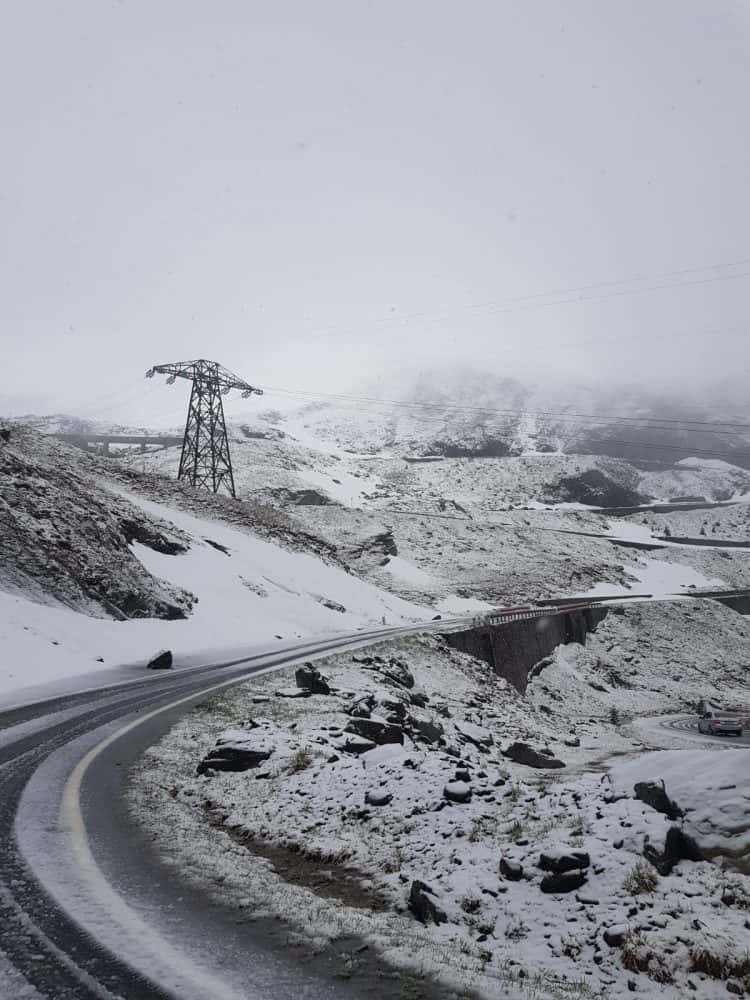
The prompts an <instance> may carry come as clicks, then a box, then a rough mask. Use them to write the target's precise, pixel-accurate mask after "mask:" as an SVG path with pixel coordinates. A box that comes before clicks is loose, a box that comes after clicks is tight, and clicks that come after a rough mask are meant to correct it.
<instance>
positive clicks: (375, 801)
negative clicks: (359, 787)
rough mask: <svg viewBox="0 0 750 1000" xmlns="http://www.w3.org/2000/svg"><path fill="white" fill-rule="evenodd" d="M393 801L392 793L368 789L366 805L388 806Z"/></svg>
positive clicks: (381, 789)
mask: <svg viewBox="0 0 750 1000" xmlns="http://www.w3.org/2000/svg"><path fill="white" fill-rule="evenodd" d="M392 801H393V795H392V793H391V792H389V791H387V790H386V789H385V788H368V789H367V791H366V792H365V803H366V804H367V805H368V806H387V805H388V803H389V802H392Z"/></svg>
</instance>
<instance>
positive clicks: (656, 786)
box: [633, 781, 684, 820]
mask: <svg viewBox="0 0 750 1000" xmlns="http://www.w3.org/2000/svg"><path fill="white" fill-rule="evenodd" d="M633 790H634V792H635V797H636V798H637V799H640V801H641V802H645V804H646V805H647V806H651V808H652V809H655V810H656V811H657V812H660V813H663V814H664V815H665V816H666V817H667V819H671V820H676V819H680V817H681V816H683V815H684V814H683V812H682V809H680V807H679V806H678V805H677V803H676V802H673V801H672V799H670V797H669V796H668V795H667V790H666V788H665V785H664V782H663V781H637V782H636V783H635V785H634V787H633Z"/></svg>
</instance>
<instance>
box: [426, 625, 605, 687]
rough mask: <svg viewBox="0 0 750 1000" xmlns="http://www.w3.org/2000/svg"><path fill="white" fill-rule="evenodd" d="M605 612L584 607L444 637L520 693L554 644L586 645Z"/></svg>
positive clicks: (481, 627)
mask: <svg viewBox="0 0 750 1000" xmlns="http://www.w3.org/2000/svg"><path fill="white" fill-rule="evenodd" d="M606 615H607V609H606V608H586V609H584V610H582V611H569V612H566V613H565V614H559V615H550V616H549V617H548V618H536V619H529V620H528V621H518V622H509V623H508V624H505V625H483V626H480V627H478V628H471V629H467V630H466V631H463V632H451V633H448V634H446V635H445V636H444V638H445V640H446V642H447V643H448V645H449V646H452V647H453V648H454V649H458V650H460V651H461V652H463V653H469V654H470V655H471V656H476V657H477V658H478V659H480V660H484V661H485V663H488V664H489V665H490V666H491V667H492V669H493V671H494V672H495V673H496V674H497V675H498V676H499V677H504V678H505V680H507V681H509V682H510V683H511V684H512V685H513V687H514V688H515V689H516V690H517V691H519V692H520V693H521V694H525V693H526V686H527V684H528V681H529V677H530V674H531V671H532V668H533V667H534V665H535V664H537V663H539V661H540V660H543V659H544V658H545V656H549V655H550V653H552V651H553V650H554V649H555V647H556V646H560V645H564V644H565V643H569V642H577V643H579V644H580V645H582V646H585V645H586V637H587V635H588V634H589V632H593V631H594V629H596V627H597V625H598V624H599V622H601V621H602V620H603V619H604V618H605V617H606Z"/></svg>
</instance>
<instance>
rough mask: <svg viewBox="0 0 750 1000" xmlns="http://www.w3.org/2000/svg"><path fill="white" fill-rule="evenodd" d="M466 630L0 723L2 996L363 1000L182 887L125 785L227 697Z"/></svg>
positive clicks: (154, 688) (385, 633)
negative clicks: (183, 718) (281, 677)
mask: <svg viewBox="0 0 750 1000" xmlns="http://www.w3.org/2000/svg"><path fill="white" fill-rule="evenodd" d="M457 621H458V620H448V621H446V620H443V621H441V622H439V623H435V624H431V623H428V624H427V625H424V624H421V625H419V626H410V627H404V628H378V629H373V630H370V631H359V632H353V633H345V634H338V635H336V636H328V637H325V638H321V639H318V640H312V641H307V642H304V643H300V642H297V643H295V644H294V645H293V646H287V647H285V648H283V649H279V650H278V651H275V652H273V653H267V652H266V653H262V654H257V655H254V656H249V657H246V658H244V659H242V660H235V661H233V662H231V663H223V664H216V665H212V666H207V667H200V668H193V669H190V670H174V671H170V672H165V673H150V674H148V675H147V676H145V677H144V678H143V679H141V680H137V681H134V682H130V683H125V684H118V685H116V686H109V687H102V688H100V689H99V690H92V691H86V692H80V693H76V694H69V695H63V696H59V697H54V698H49V699H47V700H45V701H42V702H37V703H34V704H30V705H26V706H23V707H19V708H14V709H11V710H9V711H5V712H2V713H0V998H2V1000H18V998H21V997H27V996H28V997H30V998H36V997H39V996H42V997H46V998H50V1000H94V998H96V1000H103V998H104V1000H112V998H123V1000H157V998H159V1000H165V998H167V997H179V998H180V1000H192V998H196V1000H222V998H224V997H226V998H227V1000H230V998H232V1000H234V998H240V997H242V998H244V1000H255V998H256V997H257V998H258V1000H261V998H263V1000H265V998H269V997H271V996H273V997H274V998H279V1000H287V998H289V1000H291V998H295V1000H302V998H305V1000H314V998H320V1000H322V998H323V997H325V998H338V997H348V998H353V997H355V996H363V993H362V991H361V988H359V987H357V988H356V989H355V987H353V986H352V985H351V984H347V983H346V982H345V981H343V980H338V981H337V980H336V979H335V977H332V973H331V970H328V969H326V968H324V967H323V965H322V963H321V961H318V962H317V963H316V962H315V961H308V962H307V963H306V964H301V963H293V962H290V961H289V954H288V947H287V943H286V942H285V941H284V940H282V939H281V938H280V936H279V931H278V928H274V927H272V926H269V925H263V924H262V922H245V923H238V922H237V915H236V912H235V913H234V914H230V913H229V912H228V911H223V910H222V908H221V907H220V905H218V904H217V903H214V902H211V900H210V899H208V898H207V897H206V896H204V895H202V894H201V893H199V892H198V891H195V890H192V889H189V888H186V886H185V885H184V884H182V883H180V882H179V881H178V880H176V879H175V876H174V873H173V872H171V871H170V870H169V869H168V868H166V867H165V864H164V863H163V862H162V861H161V860H160V858H159V857H158V856H157V854H156V851H155V850H154V849H153V848H152V846H151V845H150V844H149V843H148V842H147V841H146V840H145V834H144V833H143V832H142V831H140V830H138V829H137V828H135V827H134V826H133V824H132V823H131V822H130V820H129V818H128V816H127V814H126V810H125V807H124V805H123V797H122V791H123V788H124V783H125V779H126V774H127V771H128V768H129V765H130V764H131V763H132V762H133V761H134V760H135V759H137V757H138V756H139V755H140V754H141V752H142V751H143V750H144V749H145V748H146V747H147V746H149V745H151V744H152V743H154V742H155V741H156V740H158V739H159V737H160V736H161V735H162V734H163V733H164V732H165V731H166V730H167V729H168V728H169V727H170V726H171V725H172V724H173V723H174V721H175V720H176V718H177V717H178V716H179V715H180V714H181V713H182V712H185V711H186V710H188V709H189V708H190V707H192V706H193V705H195V704H196V702H198V701H199V700H200V699H201V698H202V697H204V696H205V695H206V693H207V692H210V691H212V690H215V689H216V688H217V687H221V686H223V685H226V684H231V683H237V682H238V681H240V680H242V679H244V678H247V677H250V676H252V675H253V674H255V673H258V672H261V671H267V670H269V669H277V668H279V667H281V666H285V665H288V664H290V663H294V662H297V661H299V660H304V659H309V658H311V657H315V656H322V655H325V654H328V653H331V652H335V651H337V650H341V649H352V648H357V647H358V646H363V645H368V644H371V643H373V642H376V641H379V640H382V639H386V638H391V637H394V636H398V635H405V634H410V633H415V632H423V631H426V630H430V629H433V630H437V629H439V628H443V629H444V628H445V627H446V626H448V625H450V624H455V623H457ZM209 926H210V932H209V931H208V930H207V928H208V927H209ZM177 940H179V945H180V947H179V949H178V948H177V947H174V948H173V947H172V944H171V943H170V942H172V941H175V942H176V941H177Z"/></svg>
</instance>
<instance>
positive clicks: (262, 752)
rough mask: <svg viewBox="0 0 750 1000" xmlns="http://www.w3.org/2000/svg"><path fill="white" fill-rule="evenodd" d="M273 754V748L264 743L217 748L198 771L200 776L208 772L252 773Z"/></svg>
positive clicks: (210, 751)
mask: <svg viewBox="0 0 750 1000" xmlns="http://www.w3.org/2000/svg"><path fill="white" fill-rule="evenodd" d="M272 753H273V747H272V746H269V745H268V744H262V743H259V744H257V745H256V746H246V745H242V746H240V745H234V746H232V745H229V746H217V747H214V749H213V750H209V752H208V753H207V754H206V756H205V757H204V758H203V760H202V761H201V762H200V764H199V765H198V767H197V768H196V771H197V773H198V774H205V773H206V772H207V771H250V770H252V768H254V767H257V766H258V765H259V764H262V763H263V761H264V760H268V758H269V757H270V756H271V754H272Z"/></svg>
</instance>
